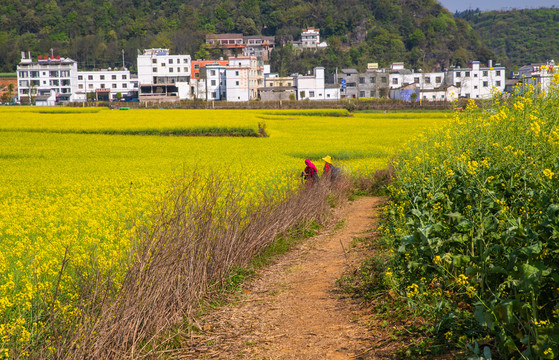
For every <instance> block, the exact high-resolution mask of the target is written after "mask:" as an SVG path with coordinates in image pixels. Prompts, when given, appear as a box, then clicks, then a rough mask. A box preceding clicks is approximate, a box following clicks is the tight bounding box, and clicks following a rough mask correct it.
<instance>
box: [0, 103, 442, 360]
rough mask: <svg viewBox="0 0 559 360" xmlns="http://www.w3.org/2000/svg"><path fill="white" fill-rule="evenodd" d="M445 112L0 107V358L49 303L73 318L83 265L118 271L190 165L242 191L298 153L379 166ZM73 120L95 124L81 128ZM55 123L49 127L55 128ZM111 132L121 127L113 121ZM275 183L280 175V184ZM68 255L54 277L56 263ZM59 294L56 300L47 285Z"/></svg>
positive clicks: (268, 181)
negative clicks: (180, 132) (229, 133)
mask: <svg viewBox="0 0 559 360" xmlns="http://www.w3.org/2000/svg"><path fill="white" fill-rule="evenodd" d="M446 117H447V114H445V113H390V114H385V113H357V114H354V116H351V117H329V116H301V114H299V113H296V112H286V113H282V112H278V111H274V112H270V111H265V110H259V111H256V110H255V111H251V110H130V111H118V110H109V109H99V111H96V112H91V111H88V112H76V113H72V112H70V113H57V112H56V111H52V112H50V113H49V112H46V113H43V112H39V109H37V108H10V109H1V110H0V119H1V120H0V169H1V170H2V171H1V172H0V314H1V316H2V318H3V319H4V321H3V322H2V323H1V324H0V358H2V357H9V356H11V355H13V354H10V352H11V351H16V350H18V349H19V350H20V351H21V349H23V348H24V346H25V345H26V344H29V343H33V342H37V341H41V339H43V338H44V337H45V336H48V333H46V331H47V329H45V326H44V325H43V321H45V320H46V318H47V317H48V316H49V314H47V313H46V311H45V309H49V311H53V312H56V313H57V314H61V315H62V316H61V318H62V319H66V321H71V319H72V318H73V317H74V316H75V315H76V311H77V310H76V309H77V308H76V307H75V306H74V304H75V301H76V299H77V298H78V294H77V289H78V288H79V284H78V283H79V278H80V276H81V274H83V273H84V272H83V269H92V268H93V269H96V270H98V271H99V272H100V273H101V274H108V273H109V272H111V273H112V274H113V275H114V276H116V277H117V279H119V278H121V277H122V276H123V275H124V272H125V269H126V267H127V264H129V263H130V261H131V259H130V254H131V246H132V244H131V243H130V238H131V236H130V234H131V233H132V232H134V230H135V228H136V226H138V225H140V224H142V222H144V221H146V219H147V215H148V214H150V211H151V209H152V205H153V204H154V202H155V201H156V200H157V199H158V195H159V194H161V193H162V192H164V191H165V189H166V186H167V184H168V182H169V180H170V179H171V178H173V177H174V176H177V175H180V174H182V173H183V172H184V170H185V169H193V168H195V169H200V171H215V170H216V169H224V170H225V171H230V172H232V173H235V174H238V173H240V174H242V176H243V177H245V178H247V179H250V181H249V184H250V186H251V187H252V188H251V189H249V192H250V191H252V192H253V193H255V194H256V193H260V192H262V191H266V190H269V189H272V188H276V189H281V188H282V187H283V188H288V187H292V186H294V185H296V183H297V181H298V178H297V175H298V174H299V173H300V172H301V170H302V169H303V167H304V159H305V158H310V159H312V160H313V161H315V163H316V165H317V167H318V168H319V169H320V168H321V167H322V166H323V162H322V161H321V160H320V158H322V157H324V156H325V155H330V156H332V158H333V159H334V161H335V164H336V165H338V166H342V167H343V168H345V169H346V170H347V171H348V172H351V173H354V174H355V173H358V172H363V173H367V172H372V171H373V170H375V169H378V168H381V167H384V166H385V165H386V164H387V161H388V159H389V157H390V156H391V155H392V154H395V153H396V152H397V150H398V149H399V148H400V146H401V144H403V143H404V142H406V141H407V140H408V139H409V138H411V137H412V136H413V135H416V134H417V133H418V132H422V131H423V130H424V129H426V128H431V127H435V126H439V125H440V124H442V123H443V122H445V119H446ZM262 122H263V123H265V124H266V129H267V132H268V133H269V135H270V136H269V137H265V138H257V137H182V136H141V135H136V136H134V135H109V134H103V132H104V131H108V130H122V129H125V130H126V129H144V130H145V129H173V128H196V127H233V126H234V127H245V128H247V127H248V128H253V129H255V130H257V128H258V123H262ZM80 129H88V130H98V131H99V134H79V133H72V132H77V131H78V130H80ZM54 130H56V131H60V133H55V132H52V131H54ZM116 132H118V131H116ZM278 185H279V186H278ZM63 266H64V270H65V271H64V272H63V275H62V276H61V277H59V273H60V270H61V268H62V267H63ZM55 293H56V294H57V296H56V300H55V301H53V299H55V296H54V294H55Z"/></svg>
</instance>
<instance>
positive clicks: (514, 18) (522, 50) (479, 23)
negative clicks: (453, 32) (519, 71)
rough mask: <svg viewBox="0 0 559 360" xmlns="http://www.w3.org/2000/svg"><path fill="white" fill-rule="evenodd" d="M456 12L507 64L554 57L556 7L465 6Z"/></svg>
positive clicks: (558, 22)
mask: <svg viewBox="0 0 559 360" xmlns="http://www.w3.org/2000/svg"><path fill="white" fill-rule="evenodd" d="M456 16H458V17H460V18H463V19H465V20H467V21H468V22H469V23H470V24H471V26H472V27H473V28H474V29H476V30H477V31H478V32H479V34H480V35H481V38H482V39H483V42H484V45H485V46H487V47H488V48H489V49H490V50H491V51H492V52H494V53H495V55H496V56H497V59H498V60H499V61H501V62H502V63H503V64H504V65H505V66H507V67H508V68H513V69H514V68H517V67H519V66H523V65H529V64H531V63H537V62H545V61H546V60H549V59H554V58H555V59H556V58H557V55H559V38H558V37H557V36H553V35H551V34H557V32H558V31H559V9H557V8H551V9H544V8H542V9H528V10H511V11H484V12H481V11H479V9H478V10H466V11H463V12H461V13H458V14H456Z"/></svg>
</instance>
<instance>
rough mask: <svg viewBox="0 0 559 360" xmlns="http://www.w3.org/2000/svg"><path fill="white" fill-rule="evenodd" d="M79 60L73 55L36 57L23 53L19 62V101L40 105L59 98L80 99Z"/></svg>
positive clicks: (70, 100) (62, 100)
mask: <svg viewBox="0 0 559 360" xmlns="http://www.w3.org/2000/svg"><path fill="white" fill-rule="evenodd" d="M77 79H78V64H77V62H75V61H74V60H72V59H70V58H63V57H60V56H53V55H51V56H48V55H45V56H38V57H37V61H33V59H32V58H31V54H30V53H28V54H27V55H26V54H25V52H22V53H21V61H20V63H19V64H18V66H17V81H18V93H17V95H18V101H19V102H20V103H27V104H32V103H35V101H36V100H39V101H40V105H54V104H55V103H56V102H72V101H77V99H78V97H77V92H76V90H77Z"/></svg>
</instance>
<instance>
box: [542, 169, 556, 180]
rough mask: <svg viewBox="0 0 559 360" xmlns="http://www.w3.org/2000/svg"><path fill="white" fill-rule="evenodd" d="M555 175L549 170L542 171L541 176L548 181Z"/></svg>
mask: <svg viewBox="0 0 559 360" xmlns="http://www.w3.org/2000/svg"><path fill="white" fill-rule="evenodd" d="M554 175H555V173H554V172H553V171H551V170H549V169H544V171H543V176H544V177H546V178H548V179H549V180H551V179H552V178H553V176H554Z"/></svg>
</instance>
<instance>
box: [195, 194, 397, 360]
mask: <svg viewBox="0 0 559 360" xmlns="http://www.w3.org/2000/svg"><path fill="white" fill-rule="evenodd" d="M380 203H382V199H381V198H372V197H366V198H361V199H358V200H356V201H354V202H352V203H350V204H348V205H347V206H345V207H344V208H342V209H341V210H339V211H338V213H337V214H336V215H335V218H336V220H340V219H344V221H345V223H344V227H343V228H341V229H339V230H335V229H333V226H332V228H331V229H327V230H325V231H323V232H322V233H321V234H320V235H318V236H316V237H314V238H312V239H309V240H308V241H304V242H303V243H302V244H300V245H299V246H297V247H296V249H294V250H293V251H291V252H289V253H288V254H286V255H284V256H282V257H280V258H279V259H278V260H277V262H275V263H274V264H273V265H270V266H267V267H266V268H265V269H262V270H261V271H260V274H259V276H258V277H257V278H255V279H254V280H252V281H250V282H249V283H247V284H246V286H245V289H244V294H243V295H242V296H241V297H240V299H239V300H238V301H236V302H233V303H231V304H229V305H225V306H223V307H221V308H219V309H217V310H216V311H212V312H211V313H210V314H208V315H207V316H206V317H204V318H203V319H202V328H203V332H202V333H201V334H198V335H194V336H193V338H192V339H191V340H190V341H191V343H190V344H189V348H191V349H194V350H193V352H192V353H189V354H185V357H186V358H196V359H381V358H382V359H387V358H389V357H387V356H382V355H380V354H378V355H375V354H371V353H370V352H369V351H366V349H368V348H369V347H370V345H371V343H374V342H375V339H377V338H378V337H379V336H380V337H383V336H382V335H383V334H377V332H378V331H379V330H378V329H376V330H375V329H371V328H370V326H368V325H367V324H366V322H365V320H366V316H364V314H363V311H362V309H361V308H360V307H359V306H358V304H357V303H356V302H355V301H354V300H351V299H349V298H347V297H346V296H343V295H342V294H340V292H339V289H338V287H337V285H336V280H337V279H339V278H340V276H342V274H343V273H344V271H347V270H348V268H350V267H351V266H355V265H356V264H357V263H358V262H359V260H360V259H359V254H356V252H348V251H347V250H348V249H349V248H351V244H352V241H353V239H354V238H355V237H360V236H361V237H364V236H366V235H365V234H364V232H366V231H367V230H370V229H371V228H373V227H374V226H375V223H376V210H375V208H376V207H377V206H378V205H379V204H380ZM344 250H345V251H344ZM361 256H363V255H361ZM367 327H369V329H367ZM379 355H380V356H379Z"/></svg>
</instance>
